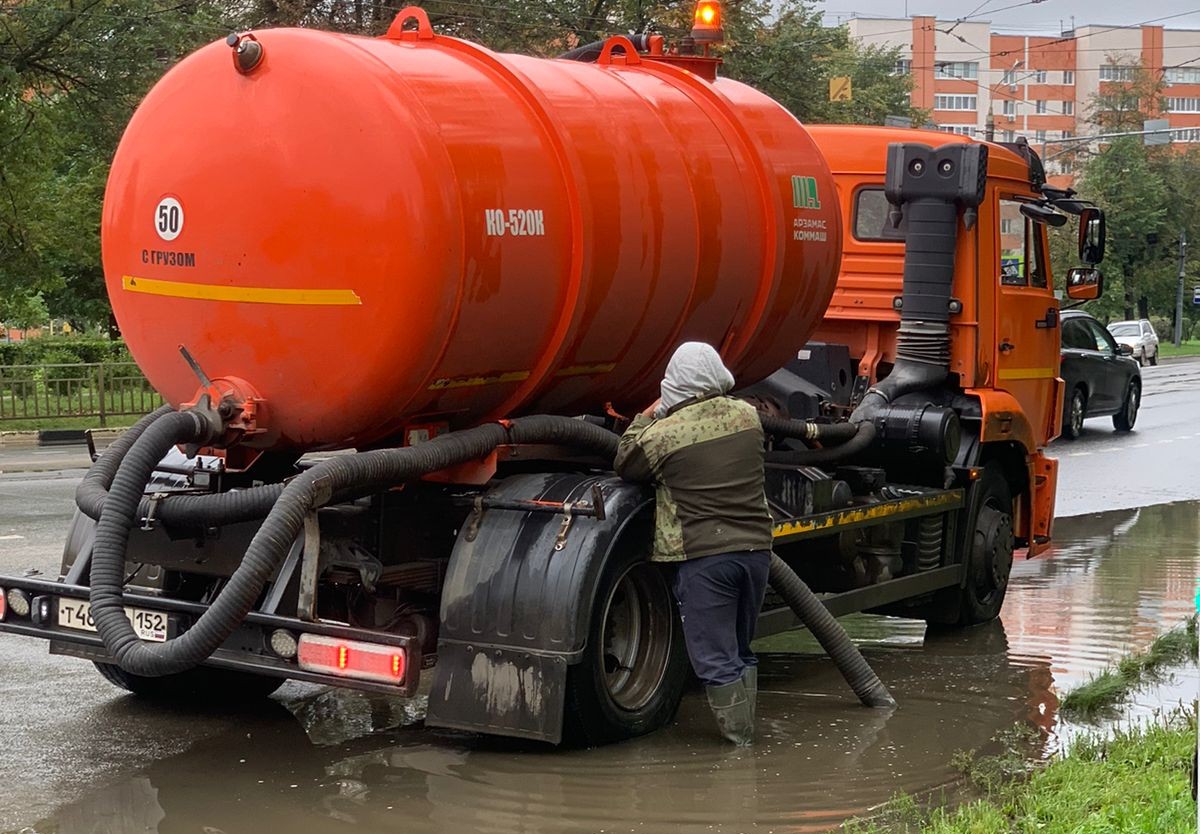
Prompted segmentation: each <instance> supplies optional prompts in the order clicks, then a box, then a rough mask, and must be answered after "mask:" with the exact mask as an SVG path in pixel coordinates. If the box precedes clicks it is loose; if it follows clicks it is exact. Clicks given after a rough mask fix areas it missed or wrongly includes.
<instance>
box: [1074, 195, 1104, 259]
mask: <svg viewBox="0 0 1200 834" xmlns="http://www.w3.org/2000/svg"><path fill="white" fill-rule="evenodd" d="M1104 235H1105V227H1104V212H1103V211H1101V210H1100V209H1098V208H1096V207H1094V206H1093V207H1091V208H1086V209H1084V210H1083V212H1082V213H1081V214H1080V215H1079V260H1081V261H1083V262H1084V263H1085V264H1088V265H1089V266H1096V265H1097V264H1098V263H1100V262H1101V261H1103V260H1104Z"/></svg>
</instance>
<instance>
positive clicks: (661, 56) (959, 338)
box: [0, 0, 1104, 743]
mask: <svg viewBox="0 0 1200 834" xmlns="http://www.w3.org/2000/svg"><path fill="white" fill-rule="evenodd" d="M721 31H722V23H721V10H720V8H719V6H718V5H717V3H716V0H701V2H700V4H699V5H698V7H697V12H696V19H695V27H694V28H693V30H692V33H691V36H690V37H688V38H684V39H681V40H680V41H678V42H676V43H669V42H667V40H666V39H665V38H663V37H662V36H658V35H638V36H634V37H629V38H625V37H615V38H609V39H606V40H604V41H600V42H597V43H594V44H585V45H581V46H580V47H578V48H576V49H573V50H571V51H570V52H568V53H565V54H564V55H562V56H560V57H559V58H557V59H539V58H530V57H523V56H514V55H499V54H496V53H493V52H491V51H489V50H487V49H485V48H483V47H481V46H478V45H475V44H470V43H466V42H464V41H460V40H456V39H454V38H449V37H445V36H443V35H439V34H437V33H436V32H435V31H434V30H433V28H432V27H431V26H430V25H429V21H428V19H427V17H426V16H425V14H424V13H423V12H422V11H420V10H419V9H412V8H410V9H405V10H404V11H402V12H400V14H399V15H398V17H397V18H396V21H395V23H394V24H393V25H392V28H391V29H390V30H389V32H388V33H387V34H386V35H385V36H384V37H382V38H376V39H370V38H362V37H354V36H348V35H342V34H334V33H327V32H319V31H313V30H304V31H300V30H286V29H284V30H264V31H256V32H247V33H241V34H238V35H233V36H231V37H230V38H229V39H228V40H227V41H225V42H224V43H216V44H212V45H210V46H207V47H204V48H202V49H200V50H199V51H197V52H196V53H195V54H194V55H192V56H190V57H188V58H186V59H185V60H183V61H182V62H181V63H180V64H179V65H178V66H176V67H174V68H173V69H171V70H170V71H169V72H167V73H166V75H165V76H164V77H163V79H162V80H161V81H160V82H159V84H158V85H156V86H155V88H154V89H152V90H151V91H150V93H149V94H148V95H147V97H146V100H145V102H144V103H143V104H142V106H141V107H140V108H139V109H138V111H137V113H136V114H135V116H134V118H133V120H132V121H131V123H130V125H129V127H128V129H127V131H126V134H125V137H124V139H123V140H122V142H121V145H120V148H119V150H118V152H117V156H116V159H115V160H114V162H113V167H112V172H111V176H110V180H109V186H108V191H107V194H106V199H105V207H104V215H103V228H102V242H103V250H104V251H103V256H104V267H105V274H106V280H107V282H108V292H109V295H110V298H111V300H112V303H113V308H114V310H115V312H116V315H117V318H118V321H119V322H120V324H121V327H122V329H123V331H124V333H125V335H126V338H127V340H128V342H129V345H130V348H131V350H132V352H133V355H134V357H135V358H136V359H137V361H138V363H139V364H140V365H141V367H142V368H143V369H144V370H145V371H146V374H147V377H148V378H149V380H150V381H151V382H152V383H153V384H154V385H155V386H156V387H157V388H158V389H159V390H160V391H161V392H162V393H163V395H164V397H165V398H166V400H167V402H168V405H166V406H164V407H163V408H161V409H159V410H158V411H156V412H155V413H153V414H151V415H148V416H147V417H146V418H144V419H143V420H141V421H139V422H138V424H137V425H136V426H134V427H133V428H132V429H130V430H129V431H128V432H126V433H125V434H123V435H122V436H121V437H120V438H119V439H117V440H116V441H115V442H114V443H113V444H112V445H111V446H109V447H108V448H107V449H106V450H104V451H103V453H102V454H100V456H99V457H98V459H97V460H96V461H95V463H94V465H93V466H92V468H91V469H90V470H89V471H88V473H87V475H86V476H85V477H84V478H83V481H82V483H81V485H80V487H79V489H78V492H77V494H76V504H77V506H78V512H77V513H76V516H75V519H74V521H73V522H72V525H71V528H70V530H69V532H68V536H67V544H66V547H65V549H64V556H63V561H62V567H61V572H60V575H59V576H58V577H57V578H56V579H48V578H42V577H39V576H0V602H2V604H0V633H7V634H15V635H22V636H26V637H35V638H40V639H43V640H47V641H48V642H49V646H50V650H51V651H52V652H53V653H56V654H61V655H67V656H71V657H76V658H82V659H84V660H87V661H90V662H92V663H94V664H95V665H96V668H97V670H98V671H99V673H100V674H101V675H103V676H104V677H105V678H106V679H107V680H108V681H110V682H111V683H113V684H114V685H115V686H117V687H119V688H122V689H125V690H128V691H131V692H134V693H137V694H139V695H145V696H152V697H160V698H167V699H176V698H183V697H196V696H197V695H199V696H201V697H206V698H213V697H221V698H225V699H228V698H230V697H231V696H232V697H234V698H245V699H249V698H252V697H261V696H263V695H265V694H268V693H270V692H272V691H273V690H274V689H275V688H277V687H278V686H279V685H280V683H281V682H282V681H284V680H288V679H293V680H301V681H308V682H311V683H316V684H322V685H332V686H344V687H352V688H355V689H360V690H364V691H370V692H378V693H384V694H390V695H401V696H408V697H411V696H414V695H417V694H418V693H421V694H424V695H427V697H428V711H427V715H426V723H427V724H429V725H432V726H439V727H452V728H457V729H460V730H467V731H472V732H478V733H486V734H492V735H501V736H514V737H520V738H529V739H537V740H541V741H547V742H552V743H558V742H560V741H562V740H564V739H574V740H576V741H582V742H585V743H604V742H609V741H615V740H619V739H623V738H629V737H631V736H636V735H639V734H643V733H647V732H650V731H653V730H654V729H656V728H658V727H661V726H663V725H664V724H667V723H668V722H670V721H671V720H672V718H673V716H674V714H675V711H676V708H677V706H678V704H679V702H680V699H681V698H682V697H683V692H684V689H685V685H686V683H687V677H688V674H689V671H688V664H687V658H686V651H685V647H684V644H683V640H682V632H681V628H680V623H679V619H678V613H677V610H676V605H675V601H674V599H673V596H672V593H671V590H670V583H669V580H670V577H669V574H667V573H665V572H664V571H663V570H662V569H661V566H660V565H657V564H654V563H651V562H649V561H648V560H647V554H648V551H649V544H650V541H651V535H652V534H651V531H652V526H653V525H652V519H653V511H654V491H653V489H651V488H650V487H648V486H647V485H643V484H633V483H627V482H624V481H622V480H621V479H619V478H617V477H616V476H615V475H614V474H613V471H612V464H613V455H614V454H615V450H616V444H617V437H618V435H619V433H620V432H621V431H622V430H623V429H624V427H625V426H626V425H627V423H628V421H627V419H626V418H625V417H623V416H622V415H624V414H632V413H635V412H636V411H638V410H641V409H642V408H644V407H645V406H646V405H647V404H648V403H649V402H650V401H651V400H653V399H654V396H655V393H656V390H655V389H656V384H657V381H658V379H659V378H660V376H661V374H662V372H663V369H664V365H665V362H666V359H667V357H668V354H669V353H670V352H671V351H672V350H673V349H674V347H675V346H676V345H677V344H678V343H679V342H680V341H683V340H687V339H703V340H706V341H709V342H711V343H712V344H714V345H716V346H717V347H718V348H719V349H720V351H721V352H722V354H723V356H724V357H725V359H726V361H727V362H728V364H729V365H730V367H731V368H732V369H733V370H734V371H735V373H736V377H737V384H738V387H737V389H736V390H735V391H734V392H733V395H734V396H737V397H740V398H743V399H745V400H746V401H748V402H751V403H753V404H754V405H755V406H756V408H757V409H758V411H759V414H760V418H761V422H762V426H763V431H764V438H765V441H764V442H765V443H766V446H765V449H764V454H765V460H766V469H765V489H766V493H767V496H768V501H769V504H770V509H771V512H772V514H773V516H774V519H775V525H774V543H775V546H774V551H775V555H776V556H777V557H778V559H777V560H774V561H773V568H772V573H773V575H774V576H775V577H776V579H775V580H773V581H775V582H777V583H778V584H777V590H778V591H779V593H780V596H781V598H782V599H785V600H788V601H789V602H788V604H782V603H779V602H777V601H775V599H776V598H775V597H774V596H772V597H770V601H769V602H768V603H767V605H766V607H765V608H764V610H763V611H762V612H761V614H760V616H759V621H758V633H759V635H763V636H765V635H768V634H773V633H777V632H782V631H786V630H788V629H793V628H796V627H797V626H798V625H799V624H800V623H801V622H802V621H803V622H805V623H807V624H808V625H809V626H810V627H812V628H814V631H816V632H817V633H818V634H819V635H820V634H824V635H825V637H827V638H828V640H826V639H825V637H822V638H821V639H822V645H827V646H830V647H833V648H834V649H838V650H836V651H833V652H832V654H833V655H834V657H835V658H839V659H838V660H837V662H838V663H839V664H840V665H842V668H843V672H844V673H845V674H846V677H847V679H848V681H850V682H851V684H852V686H853V688H854V689H855V692H856V694H858V695H859V697H860V700H863V701H864V702H868V701H870V702H871V703H873V704H875V705H878V704H879V703H886V702H888V701H890V697H888V698H884V697H878V698H876V697H875V696H876V695H879V696H886V691H874V695H872V699H874V700H872V699H869V698H868V697H864V690H863V688H862V687H861V686H860V684H861V683H862V682H863V681H869V678H874V674H873V673H870V669H869V667H867V666H866V664H865V662H863V663H862V664H861V668H859V669H858V670H857V671H855V672H853V674H851V673H850V672H849V671H848V667H847V666H846V665H845V658H846V657H849V656H851V655H852V654H853V646H852V644H851V643H850V641H849V639H848V638H847V637H846V635H845V633H844V631H840V629H839V627H837V625H836V621H835V620H833V619H832V618H829V617H825V616H822V615H823V612H822V611H821V609H822V606H823V607H824V609H826V610H827V611H829V612H832V613H833V614H835V615H841V614H846V613H850V612H856V611H866V612H873V613H888V614H894V615H899V616H905V617H910V618H916V619H922V620H926V621H928V622H931V623H940V624H943V625H951V626H966V625H970V624H973V623H980V622H984V621H987V620H990V619H993V618H994V617H996V616H997V614H998V613H999V611H1000V607H1001V605H1002V603H1003V601H1004V596H1005V590H1006V587H1007V582H1008V575H1009V570H1010V568H1011V565H1012V559H1013V552H1014V548H1016V547H1019V546H1022V545H1028V548H1029V551H1030V552H1031V553H1033V552H1036V551H1037V550H1038V549H1039V548H1041V547H1043V546H1044V545H1045V544H1046V542H1047V541H1048V540H1049V535H1050V518H1051V515H1052V510H1053V491H1054V475H1055V472H1054V468H1053V463H1052V462H1051V461H1049V460H1047V459H1046V458H1045V457H1044V456H1043V454H1042V449H1043V447H1044V446H1045V444H1046V443H1047V442H1048V441H1049V440H1050V438H1051V437H1052V436H1053V434H1054V427H1055V426H1056V425H1057V416H1058V411H1059V409H1060V408H1061V393H1060V383H1059V382H1058V380H1057V367H1058V364H1057V362H1058V358H1057V357H1058V329H1057V325H1058V303H1057V301H1056V300H1055V298H1054V295H1053V293H1052V292H1051V289H1050V287H1051V286H1052V284H1051V281H1050V274H1049V266H1048V262H1047V260H1046V258H1045V252H1046V237H1045V228H1044V227H1045V225H1046V224H1062V223H1067V222H1071V218H1072V217H1074V218H1077V220H1076V222H1078V226H1079V229H1080V246H1079V255H1080V259H1081V260H1082V261H1083V262H1084V263H1085V264H1087V266H1084V267H1081V268H1078V269H1075V270H1072V272H1071V275H1070V277H1069V279H1068V285H1069V294H1070V295H1071V297H1073V298H1082V297H1087V296H1089V295H1090V296H1093V297H1094V296H1095V295H1097V294H1098V293H1099V291H1100V276H1099V272H1098V270H1097V269H1096V267H1095V264H1097V263H1099V261H1100V258H1101V257H1102V255H1103V231H1104V230H1103V215H1102V214H1100V213H1099V212H1098V211H1097V210H1096V209H1095V208H1094V207H1092V206H1091V205H1090V204H1088V203H1086V202H1085V201H1083V200H1080V199H1078V198H1077V197H1075V195H1074V194H1073V193H1069V192H1066V191H1061V190H1055V189H1052V188H1050V187H1048V186H1047V185H1045V183H1044V181H1043V178H1042V177H1041V166H1040V163H1039V162H1038V160H1037V156H1036V154H1034V153H1033V152H1032V151H1031V150H1030V149H1029V148H1028V147H1027V146H1025V145H1014V146H1000V145H995V144H988V143H981V142H975V141H968V140H965V139H962V138H960V137H953V136H948V135H945V134H941V133H933V132H925V131H906V130H887V129H879V128H865V127H850V126H842V127H833V126H823V127H807V128H806V127H805V126H803V125H801V124H800V123H799V122H798V121H797V120H796V119H795V118H793V117H792V116H791V115H790V114H789V113H787V111H786V110H784V108H782V107H781V106H779V105H778V104H777V103H775V102H774V101H772V100H771V99H769V98H768V97H766V96H764V95H762V94H761V93H759V92H757V91H755V90H753V89H751V88H749V87H747V86H745V85H743V84H739V83H736V82H733V81H729V80H725V79H722V78H721V77H720V74H719V68H720V63H721V61H720V59H719V58H718V57H716V56H715V55H714V54H713V51H712V49H711V46H712V45H713V44H714V43H716V42H718V41H719V40H720V38H721ZM335 449H336V450H341V451H340V453H338V454H323V453H324V452H325V451H326V450H335ZM313 452H319V453H321V454H315V455H314V454H306V453H313ZM804 586H807V587H808V588H809V589H811V590H812V591H813V592H815V593H816V594H817V595H819V596H813V595H812V594H808V595H807V597H805V599H807V602H796V600H797V599H799V597H798V596H797V594H798V593H800V591H802V590H803V588H804ZM789 589H790V590H789ZM800 596H804V594H802V593H801V594H800ZM793 606H794V607H793ZM859 660H861V658H859ZM860 673H862V674H860ZM867 673H869V674H867ZM856 681H857V682H856ZM878 683H879V681H878V679H875V681H874V684H872V685H871V686H874V685H875V684H878ZM884 684H886V682H884ZM878 690H883V686H879V687H878Z"/></svg>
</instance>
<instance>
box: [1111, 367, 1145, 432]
mask: <svg viewBox="0 0 1200 834" xmlns="http://www.w3.org/2000/svg"><path fill="white" fill-rule="evenodd" d="M1141 404H1142V387H1141V386H1140V385H1138V382H1137V380H1136V379H1131V380H1129V387H1128V388H1126V389H1125V402H1124V403H1123V404H1122V406H1121V410H1120V411H1118V412H1117V413H1116V414H1114V415H1113V418H1112V421H1113V428H1114V429H1116V430H1117V431H1130V430H1132V429H1133V424H1134V423H1136V422H1137V415H1138V407H1139V406H1140V405H1141Z"/></svg>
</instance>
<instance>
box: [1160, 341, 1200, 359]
mask: <svg viewBox="0 0 1200 834" xmlns="http://www.w3.org/2000/svg"><path fill="white" fill-rule="evenodd" d="M1158 349H1159V351H1160V352H1161V353H1162V355H1163V356H1200V342H1198V341H1194V340H1191V339H1188V340H1186V341H1184V342H1183V343H1182V344H1180V346H1179V347H1175V345H1174V343H1172V342H1159V343H1158Z"/></svg>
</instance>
